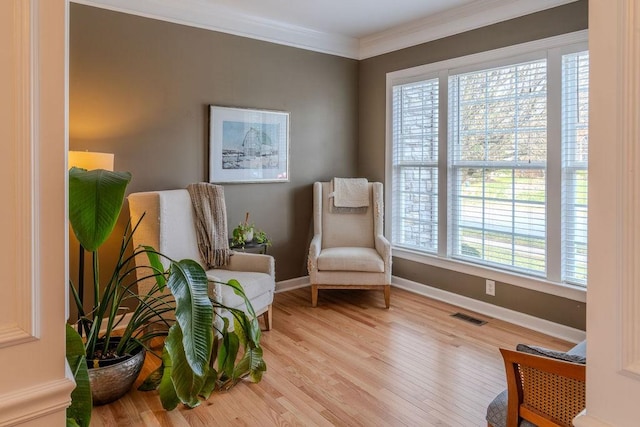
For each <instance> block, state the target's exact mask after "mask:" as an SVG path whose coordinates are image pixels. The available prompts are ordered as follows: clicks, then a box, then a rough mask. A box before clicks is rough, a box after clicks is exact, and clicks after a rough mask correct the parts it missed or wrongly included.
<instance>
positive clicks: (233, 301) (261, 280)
mask: <svg viewBox="0 0 640 427" xmlns="http://www.w3.org/2000/svg"><path fill="white" fill-rule="evenodd" d="M207 278H208V279H209V280H215V281H218V282H225V283H226V282H228V281H229V280H231V279H236V280H237V281H238V282H240V284H241V285H242V288H243V289H244V293H245V295H246V296H247V298H249V300H250V301H254V300H256V299H257V298H258V297H259V296H261V295H263V294H265V293H267V294H270V295H271V298H273V291H274V287H275V282H274V281H273V278H272V277H271V276H270V275H268V274H266V273H256V272H253V271H231V270H222V269H213V270H208V271H207ZM221 288H222V295H221V296H220V298H221V303H222V304H224V305H226V306H227V307H231V308H243V307H244V300H243V299H242V298H241V297H239V296H238V295H236V294H235V293H234V292H233V289H232V288H231V287H230V286H224V285H223V286H222V287H221ZM270 303H271V302H269V304H270ZM252 305H254V304H252ZM254 308H255V309H256V310H257V309H259V307H254Z"/></svg>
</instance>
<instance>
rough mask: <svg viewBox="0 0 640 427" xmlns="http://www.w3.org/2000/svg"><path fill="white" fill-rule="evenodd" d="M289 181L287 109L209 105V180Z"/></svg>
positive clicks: (227, 181) (238, 181)
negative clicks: (272, 109) (285, 110)
mask: <svg viewBox="0 0 640 427" xmlns="http://www.w3.org/2000/svg"><path fill="white" fill-rule="evenodd" d="M288 181H289V113H288V112H284V111H271V110H255V109H249V108H235V107H222V106H216V105H210V106H209V182H212V183H229V184H232V183H259V182H288Z"/></svg>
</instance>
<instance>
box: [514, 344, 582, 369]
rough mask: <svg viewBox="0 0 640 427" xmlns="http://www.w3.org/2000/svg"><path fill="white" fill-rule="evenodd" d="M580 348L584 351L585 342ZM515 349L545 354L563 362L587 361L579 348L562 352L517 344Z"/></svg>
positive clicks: (539, 354) (540, 354) (537, 354)
mask: <svg viewBox="0 0 640 427" xmlns="http://www.w3.org/2000/svg"><path fill="white" fill-rule="evenodd" d="M580 349H585V351H586V344H585V345H584V346H581V347H580ZM516 350H518V351H521V352H523V353H529V354H534V355H536V356H545V357H550V358H552V359H558V360H563V361H565V362H572V363H582V364H585V363H587V356H586V354H585V353H581V352H580V350H579V349H578V350H574V352H571V350H570V351H567V352H564V351H556V350H551V349H548V348H544V347H538V346H535V345H527V344H518V345H517V346H516Z"/></svg>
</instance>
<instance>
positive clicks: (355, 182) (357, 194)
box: [333, 178, 369, 208]
mask: <svg viewBox="0 0 640 427" xmlns="http://www.w3.org/2000/svg"><path fill="white" fill-rule="evenodd" d="M333 204H334V205H335V206H336V207H337V208H361V207H367V206H369V182H368V181H367V179H366V178H333Z"/></svg>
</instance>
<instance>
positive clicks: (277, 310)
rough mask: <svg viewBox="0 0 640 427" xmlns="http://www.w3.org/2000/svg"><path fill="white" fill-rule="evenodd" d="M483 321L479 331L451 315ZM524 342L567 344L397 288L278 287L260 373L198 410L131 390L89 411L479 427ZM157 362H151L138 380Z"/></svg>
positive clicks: (155, 421)
mask: <svg viewBox="0 0 640 427" xmlns="http://www.w3.org/2000/svg"><path fill="white" fill-rule="evenodd" d="M455 312H461V313H464V314H468V315H471V316H474V317H476V318H479V319H481V320H485V321H487V322H488V323H487V324H485V325H483V326H476V325H473V324H470V323H468V322H464V321H462V320H460V319H456V318H452V317H451V314H453V313H455ZM520 342H523V343H529V344H533V345H541V346H546V347H549V348H554V349H558V350H566V349H568V348H569V347H571V344H570V343H567V342H564V341H562V340H559V339H556V338H552V337H548V336H545V335H544V334H540V333H538V332H534V331H531V330H528V329H526V328H523V327H520V326H516V325H512V324H509V323H507V322H503V321H500V320H497V319H492V318H490V317H487V316H483V315H480V314H478V313H473V312H470V311H468V310H464V309H460V308H459V307H455V306H452V305H449V304H446V303H443V302H439V301H435V300H432V299H429V298H426V297H423V296H419V295H415V294H412V293H409V292H407V291H403V290H399V289H395V288H394V289H393V290H392V305H391V308H390V309H388V310H387V309H385V308H384V299H383V295H382V293H381V292H374V291H371V292H365V291H350V290H335V291H333V290H331V291H330V290H322V291H320V297H319V302H318V307H317V308H311V299H310V291H309V289H298V290H295V291H291V292H287V293H281V294H277V295H276V297H275V301H274V306H273V329H272V330H271V331H269V332H265V333H263V338H262V345H263V348H264V358H265V361H266V363H267V372H266V373H265V375H264V377H263V380H262V382H261V383H259V384H251V383H249V382H242V383H240V384H238V385H237V386H236V387H235V388H233V389H232V390H230V391H229V392H224V393H215V394H213V395H212V396H211V398H210V399H209V400H208V401H207V402H203V403H202V404H201V405H200V406H199V407H197V408H195V409H186V408H178V409H177V410H175V411H172V412H166V411H164V410H163V409H162V405H161V404H160V400H159V398H158V395H157V392H139V391H137V390H135V389H134V390H132V391H130V392H129V393H128V394H127V395H126V396H125V397H123V398H122V399H120V400H119V401H118V402H114V403H112V404H110V405H105V406H101V407H96V408H94V411H93V420H92V423H91V425H92V426H95V427H102V426H119V425H127V426H154V427H157V426H210V425H221V426H227V425H230V426H231V425H233V426H243V425H244V426H333V425H338V426H374V425H375V426H402V425H406V426H451V427H467V426H485V425H486V423H485V421H484V415H485V411H486V407H487V405H488V404H489V402H490V401H491V400H492V399H493V398H494V397H495V395H496V394H497V393H499V392H500V391H502V390H503V389H504V388H505V384H506V383H505V375H504V365H503V362H502V358H501V356H500V353H499V351H498V348H499V347H506V348H514V347H515V345H516V344H518V343H520ZM157 363H158V362H157V360H155V359H154V358H151V357H147V361H146V362H145V367H144V370H143V374H141V376H140V378H139V379H138V382H137V383H136V385H137V384H139V383H140V381H142V379H143V378H144V377H146V375H148V373H149V372H151V371H152V370H153V369H154V367H155V366H157Z"/></svg>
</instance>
